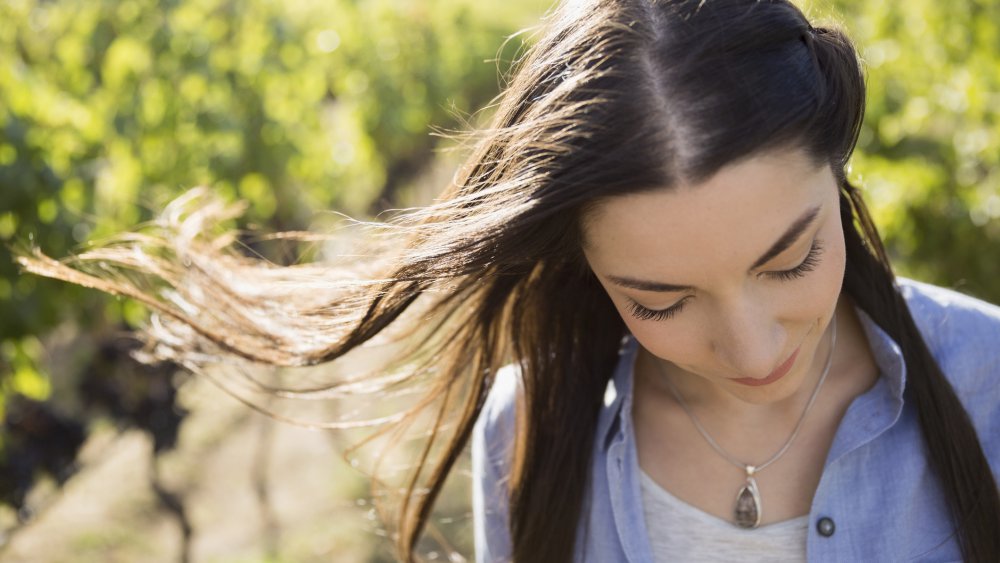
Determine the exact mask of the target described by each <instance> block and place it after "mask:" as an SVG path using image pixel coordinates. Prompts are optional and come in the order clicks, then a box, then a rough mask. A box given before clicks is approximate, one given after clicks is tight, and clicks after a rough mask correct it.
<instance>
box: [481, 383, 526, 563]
mask: <svg viewBox="0 0 1000 563" xmlns="http://www.w3.org/2000/svg"><path fill="white" fill-rule="evenodd" d="M516 392H517V385H516V377H514V375H513V373H510V372H509V371H508V370H506V369H505V370H502V371H501V373H500V374H498V376H497V382H496V383H495V384H494V386H493V389H492V390H491V391H490V395H489V397H488V398H487V400H486V404H485V405H484V406H483V410H482V412H481V413H480V415H479V419H478V420H477V421H476V425H475V428H474V429H473V434H472V519H473V528H474V535H475V542H476V561H477V562H478V563H500V562H508V561H510V560H511V540H510V527H509V511H508V487H507V483H508V478H509V470H508V467H509V463H510V462H509V460H510V451H511V446H512V444H513V438H514V434H513V432H514V404H515V394H516Z"/></svg>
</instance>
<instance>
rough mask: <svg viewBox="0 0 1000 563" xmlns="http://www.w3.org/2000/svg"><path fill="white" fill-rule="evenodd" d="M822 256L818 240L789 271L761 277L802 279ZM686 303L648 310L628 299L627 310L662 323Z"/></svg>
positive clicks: (767, 273) (647, 319)
mask: <svg viewBox="0 0 1000 563" xmlns="http://www.w3.org/2000/svg"><path fill="white" fill-rule="evenodd" d="M822 254H823V243H822V242H820V241H819V240H818V239H816V240H813V243H812V246H811V247H810V248H809V253H808V254H806V257H805V258H804V259H803V260H802V262H800V263H799V265H798V266H795V267H794V268H792V269H791V270H781V271H778V272H765V273H764V274H763V275H765V276H767V277H768V278H770V279H774V280H778V281H791V280H795V279H799V278H802V277H804V276H805V275H806V274H808V273H809V272H811V271H813V270H815V269H816V266H818V265H819V262H820V260H819V258H820V256H821V255H822ZM687 301H688V298H687V297H685V298H684V299H681V300H680V301H678V302H677V303H675V304H674V305H671V306H670V307H667V308H666V309H650V308H648V307H643V306H642V305H640V304H638V303H636V302H635V301H632V300H631V299H629V305H628V309H629V313H631V314H632V316H633V317H635V318H636V319H639V320H640V321H664V320H667V319H669V318H671V317H673V316H674V315H676V314H677V313H680V312H681V310H682V309H684V305H685V304H686V303H687Z"/></svg>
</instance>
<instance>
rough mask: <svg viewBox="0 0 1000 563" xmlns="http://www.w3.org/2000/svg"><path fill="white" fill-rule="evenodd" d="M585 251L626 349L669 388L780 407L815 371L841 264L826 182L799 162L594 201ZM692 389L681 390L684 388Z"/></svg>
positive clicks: (758, 160) (825, 175) (794, 154)
mask: <svg viewBox="0 0 1000 563" xmlns="http://www.w3.org/2000/svg"><path fill="white" fill-rule="evenodd" d="M584 239H585V245H584V247H585V248H584V252H585V255H586V257H587V261H588V262H589V264H590V266H591V268H592V269H593V271H594V273H595V274H596V275H597V277H598V279H599V280H600V282H601V284H602V285H603V286H604V288H605V290H607V292H608V295H609V296H610V297H611V300H612V301H613V302H614V304H615V307H617V309H618V312H619V313H620V314H621V316H622V319H624V321H625V324H626V325H627V326H628V328H629V330H630V331H631V332H632V334H633V335H634V336H635V338H636V340H637V341H638V342H639V344H640V345H642V347H643V348H645V349H646V350H647V351H648V352H649V353H650V354H652V355H653V356H655V357H657V358H659V359H660V360H661V361H660V365H661V367H662V368H663V370H664V371H665V373H669V375H670V377H675V376H676V377H689V376H694V377H697V378H701V379H699V380H694V381H697V382H698V383H699V384H702V383H706V382H707V383H712V384H714V387H712V389H722V390H724V391H727V392H728V393H730V394H732V395H733V396H735V397H737V398H739V399H742V400H744V401H746V402H750V403H756V404H764V403H771V402H775V401H780V400H782V399H784V398H787V397H789V396H790V395H791V394H792V393H794V392H795V391H796V390H798V389H799V387H800V385H801V383H802V382H803V380H804V379H805V377H806V375H807V374H809V373H814V372H815V370H816V369H817V367H816V366H821V365H822V363H823V361H825V357H823V358H817V353H816V352H817V350H818V349H823V350H824V353H825V348H823V347H822V346H821V344H822V342H823V338H822V337H823V334H824V331H825V330H826V328H827V325H828V323H829V321H830V319H831V317H832V315H833V313H834V310H835V307H836V305H837V300H838V297H839V295H840V290H841V284H842V282H843V277H844V267H845V264H846V256H845V250H844V235H843V228H842V225H841V220H840V209H839V200H838V189H837V183H836V180H835V179H834V176H833V173H832V171H831V170H830V167H829V166H821V167H819V168H816V167H814V166H813V165H812V163H811V162H810V161H809V159H808V158H807V157H806V156H805V155H804V154H803V153H801V152H798V151H791V150H782V151H773V152H769V153H764V154H761V155H758V156H755V157H752V158H750V159H747V160H744V161H742V162H739V163H736V164H733V165H730V166H728V167H726V168H723V169H722V170H720V171H719V172H718V173H717V174H715V175H714V176H713V177H711V178H710V179H709V180H707V181H705V182H704V183H701V184H696V185H682V186H678V187H675V188H672V189H670V190H660V191H651V192H646V193H639V194H633V195H626V196H621V197H615V198H612V199H610V200H608V201H606V202H602V203H601V204H600V205H598V206H597V207H596V208H595V209H594V210H592V212H591V213H589V214H588V215H587V216H586V217H585V218H584ZM688 381H692V380H688Z"/></svg>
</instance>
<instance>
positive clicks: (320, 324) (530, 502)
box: [22, 0, 1000, 562]
mask: <svg viewBox="0 0 1000 563" xmlns="http://www.w3.org/2000/svg"><path fill="white" fill-rule="evenodd" d="M864 100H865V84H864V76H863V72H862V68H861V65H860V63H859V60H858V56H857V54H856V51H855V49H854V47H853V46H852V44H851V42H850V40H849V39H848V38H847V37H846V36H845V35H844V33H843V32H841V31H839V30H837V29H835V28H827V27H816V28H814V27H812V26H811V25H810V23H809V22H808V21H807V19H806V17H805V16H804V15H803V13H802V12H801V11H800V10H799V9H798V8H796V7H795V6H793V5H792V4H790V3H789V2H787V1H783V0H771V1H768V0H759V1H754V0H714V1H713V0H707V1H706V0H701V1H696V0H691V1H683V0H675V1H665V0H664V1H655V0H590V1H587V2H568V3H564V4H562V5H560V6H558V7H557V8H556V10H555V11H554V12H553V13H552V14H550V16H549V17H548V22H547V26H546V27H545V29H544V31H543V33H541V35H540V36H539V38H538V40H537V41H536V43H535V44H534V45H533V46H532V47H531V48H530V49H529V51H528V52H527V53H526V54H525V56H524V57H523V58H522V59H521V60H520V61H519V62H518V64H517V67H516V71H515V73H514V75H513V78H512V80H511V82H510V83H509V85H508V86H507V87H506V89H505V91H504V92H503V93H502V94H501V96H500V97H499V98H498V101H497V104H496V108H495V114H494V117H493V121H492V123H491V124H490V125H489V126H488V127H487V128H486V129H485V130H483V131H482V132H481V139H480V140H479V142H478V144H477V145H476V146H475V148H474V150H473V151H472V153H471V155H470V157H469V160H468V161H467V163H466V165H465V166H464V167H463V168H462V169H461V170H460V171H459V174H457V175H456V177H455V179H454V182H453V185H451V186H450V187H449V189H448V190H447V191H446V192H445V194H444V196H443V197H442V198H441V199H439V200H437V201H436V202H435V203H434V204H432V205H430V206H429V207H427V208H424V209H421V210H418V211H415V212H411V213H408V214H405V215H403V216H400V217H398V218H396V219H394V220H393V221H392V222H391V223H387V224H386V225H384V226H382V227H373V228H376V229H380V231H379V232H381V233H382V234H381V235H380V237H381V238H380V240H381V241H382V242H383V243H384V245H385V248H387V249H392V250H393V251H392V252H391V253H390V254H387V255H386V256H387V257H386V258H385V260H384V264H382V266H381V267H380V269H378V270H376V272H377V273H376V274H372V275H371V277H368V278H364V279H362V278H357V277H354V278H352V277H350V276H348V277H346V278H345V277H344V276H341V275H338V276H337V278H336V279H337V280H339V281H334V279H333V278H332V276H333V274H331V273H329V272H328V271H327V270H325V269H324V266H322V265H319V264H314V265H309V266H302V267H293V268H276V267H271V266H266V265H263V264H260V263H256V262H253V261H250V260H249V259H246V258H242V257H240V256H239V255H238V254H237V253H236V252H234V251H233V250H232V249H231V246H229V245H228V243H229V242H230V241H229V240H228V239H226V238H225V236H223V237H222V238H212V237H210V236H208V235H207V234H206V233H207V232H212V231H211V229H210V228H209V223H210V221H209V220H210V219H211V220H214V216H213V215H218V213H216V214H213V212H212V211H213V208H212V207H211V206H209V207H204V208H199V209H198V210H196V211H194V212H191V213H189V214H187V215H185V214H184V213H182V211H183V210H184V209H190V206H188V207H185V206H186V205H188V204H190V203H191V202H187V201H181V202H179V203H177V204H175V206H174V207H172V208H170V209H169V210H168V212H167V214H165V216H164V219H163V220H162V221H161V223H159V224H158V225H157V227H156V228H155V229H154V232H153V233H152V234H150V233H149V232H147V233H146V234H144V235H132V236H130V237H123V238H122V239H121V241H119V242H118V243H115V244H112V245H110V246H108V247H106V248H103V249H100V250H97V251H94V252H90V253H87V254H84V255H81V256H78V257H76V258H75V259H73V260H72V261H70V262H69V263H68V265H67V264H64V263H58V262H54V261H51V260H49V259H47V258H45V257H44V256H42V255H40V254H36V255H35V256H34V257H25V258H23V259H22V260H23V262H22V263H23V264H25V266H26V267H27V269H28V270H30V271H33V272H37V273H41V274H43V275H49V276H53V277H59V278H63V279H67V280H70V281H73V282H76V283H81V284H84V285H91V286H95V287H99V288H101V289H103V290H106V291H110V292H114V293H119V294H124V295H130V296H132V297H136V298H139V299H141V300H142V301H143V302H145V303H147V304H148V305H150V306H151V307H152V308H153V309H155V310H156V311H157V318H158V319H159V320H158V321H157V322H155V323H152V324H151V330H150V331H149V333H148V337H149V339H150V342H151V347H150V349H151V350H152V351H153V353H154V355H155V356H157V357H161V358H169V359H172V360H175V361H179V362H181V363H182V364H185V365H189V366H199V365H202V364H203V363H204V362H205V360H206V359H213V358H216V359H217V358H219V357H222V356H238V357H242V358H246V359H249V360H252V361H254V362H261V363H268V364H276V365H313V364H319V363H324V362H330V361H333V360H336V359H338V358H340V357H341V356H343V355H344V354H346V353H347V352H349V351H351V350H353V349H355V348H357V347H359V346H361V345H362V344H365V343H366V342H369V341H371V340H372V339H373V338H375V337H376V336H377V335H379V334H380V333H383V334H384V332H385V331H386V330H387V329H390V330H395V328H394V327H397V326H399V325H401V324H406V323H413V324H419V325H420V326H419V334H417V335H416V336H419V338H414V339H413V340H412V341H413V342H415V344H414V345H413V346H411V347H408V348H407V349H406V350H405V352H404V353H402V357H401V359H402V360H404V361H405V360H406V358H408V357H410V358H421V359H422V361H421V363H420V364H419V365H417V364H412V363H411V364H401V365H404V369H402V372H401V375H399V376H398V377H391V378H390V377H386V378H385V379H384V380H379V381H378V383H380V384H381V385H383V386H384V387H386V388H389V387H395V386H400V385H406V384H408V383H412V384H415V385H417V384H419V385H420V386H421V389H423V390H424V391H425V394H424V395H423V398H421V399H420V400H419V401H418V402H417V403H416V406H415V407H414V410H413V411H411V412H409V413H407V414H405V415H401V418H398V419H396V420H395V422H394V423H395V424H396V425H399V426H401V427H402V426H405V425H407V424H410V423H412V422H413V421H414V420H416V418H417V417H418V416H421V413H422V414H427V413H428V412H429V413H430V414H431V420H432V421H433V422H432V428H431V429H432V432H431V434H430V437H429V438H428V440H427V445H426V448H425V449H424V450H423V454H422V456H421V458H420V463H419V467H418V468H417V469H416V470H415V471H414V472H413V476H412V479H411V480H410V481H409V483H408V488H407V490H406V492H405V495H404V500H403V502H402V504H401V505H400V506H399V508H398V513H397V515H396V521H397V523H398V526H397V533H396V535H395V538H396V545H397V550H398V555H399V556H400V557H401V558H403V559H405V560H411V559H413V558H414V557H415V551H414V550H415V546H416V543H417V541H418V539H419V538H420V537H421V535H422V533H423V531H424V528H425V526H426V524H427V521H428V518H429V514H430V510H431V508H432V506H433V505H434V503H435V500H436V499H437V497H438V494H439V492H440V491H441V488H442V485H443V483H444V480H445V478H446V477H447V475H448V473H449V472H450V471H451V469H452V468H453V467H454V466H455V464H456V461H457V460H458V459H459V457H460V455H461V452H462V451H463V449H464V448H465V446H466V445H467V443H468V442H469V438H470V434H471V431H472V428H473V425H474V423H475V422H476V420H477V417H478V415H479V413H480V410H481V408H482V406H483V403H484V401H485V399H486V396H487V394H488V392H489V390H490V389H491V386H492V385H493V383H494V379H495V376H496V373H497V370H498V369H500V368H501V367H502V366H504V365H507V364H510V363H514V364H516V365H517V366H518V367H519V369H520V378H521V390H522V393H521V396H520V400H519V403H518V405H519V407H518V417H517V433H516V447H515V448H514V452H515V453H514V456H513V459H512V460H511V468H512V469H511V472H512V474H511V476H510V481H509V500H510V531H511V537H512V543H513V551H514V552H513V557H514V560H515V561H518V562H527V561H540V562H541V561H544V562H553V561H568V560H570V559H571V557H572V553H573V549H574V542H575V539H576V534H577V526H578V522H579V520H580V515H581V511H582V510H583V506H584V504H583V502H584V499H585V497H586V491H587V490H588V468H589V460H590V456H591V454H592V448H593V440H594V433H595V430H596V421H597V417H598V412H599V410H600V407H601V404H602V397H603V395H604V391H605V387H606V386H607V382H608V380H609V378H610V376H611V373H612V368H613V366H614V364H615V362H616V359H617V350H618V346H619V343H620V341H621V338H622V337H623V335H624V334H625V327H624V324H623V322H622V320H621V318H620V316H619V315H618V313H617V312H616V310H615V309H614V308H613V306H612V304H611V302H610V300H609V298H608V297H607V295H606V293H605V292H604V290H603V289H602V288H601V286H600V284H599V283H598V282H597V280H596V278H595V277H594V275H593V273H592V272H591V271H590V270H589V268H588V267H587V264H586V262H585V261H584V259H583V255H582V251H581V226H580V223H581V217H582V216H583V215H584V214H586V213H587V212H588V210H590V209H591V208H593V207H594V206H595V205H597V204H599V203H600V202H601V201H602V200H606V199H607V198H612V197H615V196H618V195H622V194H626V193H634V192H638V191H643V190H668V189H671V187H673V186H677V185H679V184H681V183H688V184H690V183H697V182H699V181H702V180H705V179H707V178H709V177H710V176H711V175H713V174H714V173H716V172H717V171H718V170H719V169H720V168H722V167H723V166H726V165H728V164H732V163H734V162H737V161H739V160H740V159H744V158H747V157H750V156H754V155H757V154H760V153H762V152H764V151H768V150H772V149H781V148H788V147H796V148H799V149H802V150H804V151H806V153H807V154H808V155H809V156H810V157H811V158H812V159H813V160H814V161H815V162H816V163H817V164H828V165H829V166H830V168H831V170H832V171H833V173H834V175H835V177H836V179H837V182H838V184H839V187H840V206H841V217H842V220H843V224H844V230H845V237H846V248H847V267H846V274H845V280H844V290H845V291H846V292H847V293H848V294H849V295H850V296H851V297H852V298H853V300H854V301H855V303H856V304H857V305H858V306H859V307H860V308H861V309H862V310H864V311H865V312H866V313H867V314H868V315H869V316H870V317H871V318H872V319H873V320H874V321H875V322H876V323H877V324H878V325H879V326H880V327H881V328H882V329H884V330H885V331H886V332H887V333H888V334H889V335H890V336H891V337H892V338H893V339H895V340H896V341H897V342H898V343H899V344H900V346H901V348H902V351H903V355H904V357H905V360H906V364H907V368H908V374H909V375H908V379H907V394H908V398H909V399H911V400H913V401H914V403H915V405H916V408H917V409H918V412H919V413H920V414H919V416H920V423H921V428H922V430H923V436H924V439H925V441H926V444H927V452H928V457H929V460H930V464H931V466H932V467H933V469H934V471H935V472H936V474H937V476H938V478H939V479H940V481H941V484H942V486H943V490H944V492H945V495H946V497H947V499H948V505H949V507H950V509H951V512H952V515H953V517H954V519H955V522H956V526H957V529H958V538H959V541H960V545H961V549H962V553H963V555H964V556H965V558H966V559H967V560H969V561H996V560H998V559H1000V544H998V541H1000V540H998V536H997V534H996V530H997V529H1000V499H998V493H997V487H996V483H995V481H994V479H993V476H992V474H991V472H990V468H989V465H988V463H987V461H986V458H985V456H984V454H983V451H982V447H981V446H980V443H979V441H978V439H977V436H976V433H975V430H974V428H973V426H972V424H971V422H970V420H969V418H968V415H967V414H966V412H965V411H964V409H963V407H962V405H961V403H960V402H959V400H958V398H957V397H956V395H955V393H954V391H953V389H952V388H951V386H950V384H949V383H948V381H947V380H946V379H945V377H944V375H943V374H942V373H941V370H940V368H939V367H938V366H937V364H936V363H935V361H934V360H933V358H932V356H931V354H930V352H929V350H928V347H927V345H926V344H925V343H924V341H923V339H922V338H921V336H920V334H919V332H918V331H917V328H916V325H915V323H914V321H913V318H912V317H911V315H910V312H909V310H908V308H907V306H906V303H905V301H904V300H903V298H902V297H901V295H900V293H899V292H898V290H897V287H896V285H895V282H894V278H893V274H892V270H891V267H890V265H889V261H888V259H887V257H886V255H885V252H884V250H883V248H882V244H881V242H880V239H879V236H878V233H877V232H876V229H875V227H874V225H873V223H872V221H871V219H870V218H869V215H868V213H867V211H866V208H865V205H864V203H863V201H862V198H861V195H860V194H859V192H858V190H857V189H856V188H855V187H854V186H853V185H852V184H851V183H850V182H849V181H848V179H847V177H846V174H845V166H846V164H847V162H848V159H849V157H850V155H851V153H852V151H853V150H854V146H855V144H856V142H857V138H858V132H859V129H860V125H861V121H862V117H863V113H864ZM219 211H220V212H221V211H223V210H222V209H221V208H220V210H219ZM223 214H224V213H223ZM206 221H209V223H206ZM96 262H101V263H103V264H104V268H105V269H104V270H102V271H101V272H103V273H99V274H97V275H93V274H87V273H84V272H83V271H82V270H85V269H86V267H87V265H88V264H91V263H96ZM114 268H118V269H119V270H117V271H118V272H119V273H118V274H113V273H109V272H111V271H112V270H113V269H114ZM149 280H153V281H152V282H151V281H149ZM163 287H167V288H169V289H162V288H163ZM303 291H305V292H308V293H309V295H310V297H309V298H308V299H305V298H303V297H302V293H303ZM414 308H419V310H420V311H421V313H420V314H419V315H409V314H406V313H407V311H408V310H413V309H414ZM403 333H404V332H402V331H401V332H400V334H403ZM356 384H357V381H346V382H337V383H333V384H331V385H330V386H327V387H323V388H316V389H314V391H316V392H323V391H324V390H325V391H329V390H330V389H341V390H344V391H345V392H349V391H350V389H351V388H350V385H356ZM303 393H304V391H303ZM432 444H438V445H439V446H440V447H436V449H435V448H432ZM432 454H433V455H432ZM551 507H559V514H558V517H553V515H552V512H551Z"/></svg>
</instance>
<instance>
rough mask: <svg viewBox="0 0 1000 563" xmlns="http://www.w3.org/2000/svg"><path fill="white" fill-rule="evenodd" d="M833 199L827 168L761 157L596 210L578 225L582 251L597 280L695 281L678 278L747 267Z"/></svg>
mask: <svg viewBox="0 0 1000 563" xmlns="http://www.w3.org/2000/svg"><path fill="white" fill-rule="evenodd" d="M835 194H836V180H835V179H834V177H833V174H832V172H831V170H830V168H829V166H817V165H816V164H814V163H813V162H812V161H811V160H810V159H809V158H808V157H806V156H805V155H804V154H803V153H801V152H798V151H777V152H770V153H765V154H762V155H757V156H753V157H750V158H748V159H746V160H743V161H740V162H738V163H735V164H732V165H730V166H727V167H725V168H723V169H721V170H720V171H719V172H718V173H716V174H715V175H714V176H712V177H711V178H709V179H708V180H706V181H704V182H702V183H699V184H694V185H679V186H675V187H671V188H670V189H663V190H652V191H646V192H641V193H636V194H629V195H624V196H619V197H614V198H611V199H609V200H606V201H603V202H601V203H600V204H598V205H597V206H595V207H594V208H593V209H592V210H591V211H590V212H589V213H588V214H587V215H586V216H585V217H584V222H583V234H584V241H585V244H584V250H585V253H586V255H587V259H588V261H589V262H590V263H591V266H593V267H594V268H595V270H600V273H603V274H614V275H634V276H647V277H650V278H652V279H657V278H660V279H664V278H667V279H671V280H674V281H677V282H688V281H694V280H693V279H684V280H681V279H678V276H679V275H683V276H688V277H691V278H694V277H697V276H698V275H700V274H706V275H709V274H711V273H712V272H713V270H724V268H725V266H727V265H729V266H730V267H731V266H732V264H739V265H742V266H743V267H749V266H750V264H751V263H752V262H753V260H754V259H755V258H757V257H758V256H759V255H760V254H762V253H763V252H764V251H765V250H767V249H768V247H769V246H770V245H771V244H772V243H773V242H774V241H775V240H776V239H777V238H778V237H780V236H781V235H782V234H783V233H784V232H785V230H786V229H788V227H789V226H790V225H791V224H792V223H793V222H795V221H796V219H798V218H799V217H800V216H801V215H802V214H803V213H804V212H805V211H806V210H808V209H809V208H812V207H815V206H817V205H819V204H822V203H824V202H826V201H830V200H831V198H834V199H832V201H833V202H836V199H835ZM825 214H827V212H824V215H825Z"/></svg>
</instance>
